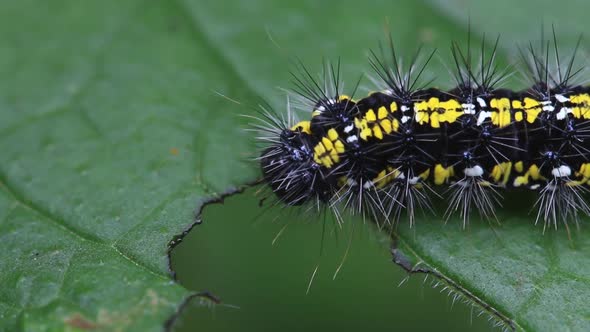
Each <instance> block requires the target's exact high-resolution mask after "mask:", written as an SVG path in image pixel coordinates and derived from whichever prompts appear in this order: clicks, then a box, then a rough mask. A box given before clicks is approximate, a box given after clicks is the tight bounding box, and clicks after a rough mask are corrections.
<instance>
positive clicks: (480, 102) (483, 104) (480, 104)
mask: <svg viewBox="0 0 590 332" xmlns="http://www.w3.org/2000/svg"><path fill="white" fill-rule="evenodd" d="M477 103H478V104H479V107H486V106H488V105H487V104H486V101H485V100H483V98H481V97H477Z"/></svg>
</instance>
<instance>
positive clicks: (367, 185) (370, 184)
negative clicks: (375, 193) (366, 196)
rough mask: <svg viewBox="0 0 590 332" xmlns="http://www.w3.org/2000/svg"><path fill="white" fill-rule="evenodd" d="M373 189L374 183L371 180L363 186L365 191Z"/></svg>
mask: <svg viewBox="0 0 590 332" xmlns="http://www.w3.org/2000/svg"><path fill="white" fill-rule="evenodd" d="M371 187H373V181H371V180H369V181H367V182H365V183H364V184H363V189H370V188H371Z"/></svg>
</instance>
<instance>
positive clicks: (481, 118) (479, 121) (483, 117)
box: [477, 111, 492, 126]
mask: <svg viewBox="0 0 590 332" xmlns="http://www.w3.org/2000/svg"><path fill="white" fill-rule="evenodd" d="M491 117H492V112H487V111H481V112H479V116H478V117H477V125H478V126H481V124H482V123H483V122H484V121H485V120H486V119H488V118H491Z"/></svg>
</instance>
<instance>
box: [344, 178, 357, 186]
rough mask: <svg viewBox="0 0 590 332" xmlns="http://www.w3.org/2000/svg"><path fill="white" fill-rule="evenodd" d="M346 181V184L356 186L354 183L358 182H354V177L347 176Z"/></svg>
mask: <svg viewBox="0 0 590 332" xmlns="http://www.w3.org/2000/svg"><path fill="white" fill-rule="evenodd" d="M346 183H347V184H348V185H349V186H350V187H356V185H357V184H358V182H356V180H355V179H351V178H348V179H346Z"/></svg>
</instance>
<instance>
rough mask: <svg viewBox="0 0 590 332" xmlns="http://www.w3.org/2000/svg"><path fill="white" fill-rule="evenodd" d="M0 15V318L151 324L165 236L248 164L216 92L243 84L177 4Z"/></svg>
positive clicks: (240, 89) (168, 293)
mask: <svg viewBox="0 0 590 332" xmlns="http://www.w3.org/2000/svg"><path fill="white" fill-rule="evenodd" d="M0 12H1V13H2V14H1V18H2V19H1V20H0V40H2V41H1V42H0V43H1V48H2V52H0V68H1V70H2V79H0V112H1V113H0V119H1V120H0V151H2V153H1V154H0V282H1V284H2V287H0V330H16V329H17V328H18V329H20V330H26V331H33V330H34V331H38V330H41V331H42V330H63V329H82V330H83V329H102V330H135V331H147V330H160V329H161V328H162V326H163V325H164V322H165V321H166V320H167V319H169V318H170V317H171V316H172V315H173V313H174V312H175V311H176V310H177V308H178V307H179V306H180V304H181V302H182V300H183V299H184V298H186V297H187V296H188V295H189V294H190V293H189V292H188V291H187V290H186V289H184V288H183V287H182V286H180V285H178V284H176V283H175V282H173V281H172V277H171V274H170V273H169V271H168V255H167V249H168V242H169V241H171V240H172V238H173V236H174V235H175V234H179V233H182V231H183V230H185V229H186V228H188V227H189V225H190V224H191V223H192V222H193V218H194V215H193V211H194V210H195V208H197V206H198V202H199V201H202V200H204V199H205V198H206V197H213V196H217V195H219V193H221V192H222V191H224V190H227V189H228V188H230V187H231V186H232V185H236V184H239V183H241V182H244V181H245V180H246V179H249V178H252V177H254V176H255V173H254V170H253V169H252V168H249V167H247V166H248V165H247V164H245V163H231V164H230V163H228V160H236V159H238V158H241V156H239V155H238V154H239V152H238V151H248V150H249V149H250V148H249V146H248V145H247V144H246V143H245V141H246V140H244V139H243V136H244V134H243V132H241V131H239V130H236V128H238V127H239V126H240V125H239V121H240V118H239V117H237V116H236V113H235V112H234V110H235V107H234V108H233V109H231V108H229V107H228V103H227V102H226V100H223V99H222V98H218V97H216V96H215V94H214V93H213V92H212V90H213V89H219V90H224V91H225V92H226V93H228V94H230V95H232V96H234V97H235V98H237V99H240V100H248V97H249V91H248V90H247V88H246V87H245V85H244V84H243V82H241V81H240V79H239V78H238V77H237V76H236V75H235V73H234V72H233V71H232V70H231V69H230V68H228V64H227V63H225V62H224V61H223V59H222V57H221V56H220V55H219V54H217V53H216V52H215V49H214V47H212V46H211V44H210V43H209V41H208V40H207V39H206V37H205V36H204V35H203V34H202V33H201V32H200V29H199V27H198V26H197V25H196V22H195V21H194V20H193V18H191V17H190V16H189V15H187V12H186V10H185V8H184V6H183V4H182V3H179V2H174V1H124V2H120V1H90V2H88V1H84V2H78V1H51V2H47V3H46V2H39V1H22V2H20V1H19V2H4V3H3V4H2V5H1V10H0ZM229 133H231V134H229Z"/></svg>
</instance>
